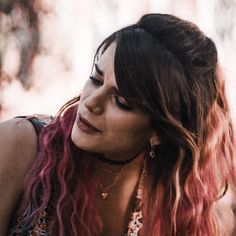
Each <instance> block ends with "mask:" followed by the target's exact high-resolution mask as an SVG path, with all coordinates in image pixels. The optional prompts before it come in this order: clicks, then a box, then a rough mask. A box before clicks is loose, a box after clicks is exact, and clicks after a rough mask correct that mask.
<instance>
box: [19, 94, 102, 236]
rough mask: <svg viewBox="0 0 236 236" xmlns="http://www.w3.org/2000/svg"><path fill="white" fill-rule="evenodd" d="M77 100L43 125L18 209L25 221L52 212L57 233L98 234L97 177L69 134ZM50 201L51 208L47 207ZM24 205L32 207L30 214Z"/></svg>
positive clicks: (86, 157)
mask: <svg viewBox="0 0 236 236" xmlns="http://www.w3.org/2000/svg"><path fill="white" fill-rule="evenodd" d="M77 100H78V98H77V99H74V100H72V101H70V102H69V103H67V104H66V105H65V106H64V107H63V109H62V110H61V111H60V113H59V115H58V116H57V118H56V119H55V121H54V122H53V123H52V124H50V125H48V126H47V127H46V128H45V129H43V131H42V134H41V136H40V152H39V155H38V157H37V159H36V161H35V163H34V165H33V167H32V169H31V171H30V173H29V176H28V178H27V181H26V188H25V197H24V204H23V206H22V207H21V209H20V213H21V214H22V215H24V218H23V222H24V223H25V225H27V224H29V223H30V222H32V221H34V220H37V217H38V215H39V212H40V211H42V210H44V209H47V210H48V211H49V213H50V214H52V215H50V216H51V217H50V221H49V223H50V225H49V227H50V228H51V230H53V233H54V234H55V235H60V236H62V235H64V234H65V233H67V234H72V235H97V234H99V232H101V229H102V223H101V219H100V217H99V215H98V212H97V209H96V208H95V206H94V202H95V201H94V197H95V194H96V189H97V186H98V181H97V179H96V177H95V176H94V174H93V173H94V171H93V161H92V158H91V157H90V156H89V155H86V156H85V155H84V152H83V151H82V150H79V149H78V148H77V147H75V145H74V144H73V143H72V141H71V137H70V134H71V129H72V125H73V121H74V119H75V116H76V110H77V105H75V104H73V103H75V102H76V101H77ZM52 199H53V202H51V200H52ZM51 204H52V205H53V206H52V209H50V207H48V205H49V206H50V205H51ZM25 209H31V210H30V214H29V212H28V214H27V212H26V211H25Z"/></svg>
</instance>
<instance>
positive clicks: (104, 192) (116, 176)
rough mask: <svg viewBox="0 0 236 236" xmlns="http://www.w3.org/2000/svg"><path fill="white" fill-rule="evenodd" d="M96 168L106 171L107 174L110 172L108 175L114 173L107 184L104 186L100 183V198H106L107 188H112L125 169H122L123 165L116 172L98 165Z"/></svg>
mask: <svg viewBox="0 0 236 236" xmlns="http://www.w3.org/2000/svg"><path fill="white" fill-rule="evenodd" d="M98 169H100V170H102V171H103V172H105V173H107V174H110V175H114V176H115V177H114V180H113V181H112V182H111V183H110V184H109V185H108V186H106V187H105V186H103V185H102V191H101V198H102V199H106V198H107V196H108V190H109V189H110V188H112V187H113V186H114V185H115V184H116V183H117V182H118V181H119V180H120V179H121V177H122V176H123V174H124V172H125V171H124V170H125V166H123V167H122V168H121V170H120V171H118V172H114V171H111V170H108V169H105V168H103V167H100V166H98Z"/></svg>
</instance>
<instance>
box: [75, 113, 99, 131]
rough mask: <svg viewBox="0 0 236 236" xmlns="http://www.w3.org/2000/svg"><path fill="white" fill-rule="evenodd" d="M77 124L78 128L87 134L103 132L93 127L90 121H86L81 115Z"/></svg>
mask: <svg viewBox="0 0 236 236" xmlns="http://www.w3.org/2000/svg"><path fill="white" fill-rule="evenodd" d="M76 123H77V126H78V127H79V128H80V129H81V130H82V131H83V132H85V133H94V132H101V130H99V129H98V128H96V127H95V126H93V125H92V124H91V123H90V122H89V121H88V120H86V119H85V118H84V117H82V116H81V115H79V116H78V119H77V121H76Z"/></svg>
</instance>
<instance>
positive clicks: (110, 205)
mask: <svg viewBox="0 0 236 236" xmlns="http://www.w3.org/2000/svg"><path fill="white" fill-rule="evenodd" d="M143 164H144V155H143V154H140V155H138V156H137V158H136V159H135V160H134V161H132V162H131V163H129V164H127V165H125V166H123V167H122V166H114V165H109V164H106V163H103V162H102V163H101V162H99V161H98V160H96V163H95V169H96V172H97V174H98V176H99V178H100V180H101V183H102V185H103V186H108V185H109V184H111V183H112V181H114V178H115V176H116V173H119V172H121V171H122V172H123V174H122V176H121V178H120V179H119V180H118V181H117V182H116V183H115V184H114V185H113V186H112V188H110V189H109V191H108V195H107V197H106V198H105V199H103V198H102V197H101V192H100V191H99V192H98V194H97V198H96V204H97V206H98V209H99V212H100V214H101V217H102V221H103V224H104V232H103V235H122V232H124V230H125V228H126V227H127V224H128V222H129V219H130V214H131V211H132V208H133V203H134V200H135V197H136V187H137V183H138V180H139V177H140V174H141V171H142V167H143ZM101 168H104V169H106V170H109V171H112V172H115V174H109V173H107V172H106V171H104V170H102V169H101ZM122 168H124V170H122Z"/></svg>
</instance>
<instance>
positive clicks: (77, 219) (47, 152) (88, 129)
mask: <svg viewBox="0 0 236 236" xmlns="http://www.w3.org/2000/svg"><path fill="white" fill-rule="evenodd" d="M28 121H30V122H31V123H33V125H34V127H35V128H36V131H37V133H39V132H40V122H41V119H37V118H35V117H28V118H27V119H24V118H23V119H22V118H21V119H19V118H16V119H13V120H11V121H7V122H5V123H2V124H1V136H2V137H1V149H0V150H1V151H0V153H1V156H0V157H1V165H0V166H1V169H0V171H1V172H0V177H1V183H0V184H1V192H2V193H1V196H0V199H1V205H0V209H1V210H0V212H1V213H0V214H1V223H0V224H1V225H0V226H1V229H2V235H4V234H5V235H6V232H8V233H7V235H82V236H87V235H103V236H108V235H112V236H123V235H129V236H131V235H133V236H135V235H145V236H146V235H151V236H154V235H155V236H160V235H161V236H163V235H164V236H170V235H181V236H184V235H188V236H189V235H201V236H202V235H214V236H215V235H230V233H231V231H230V230H231V229H229V228H228V227H227V228H226V225H225V224H222V220H223V219H222V215H225V214H226V213H227V212H229V218H227V222H231V221H230V220H232V214H231V209H230V208H228V209H224V211H223V212H219V209H220V203H221V202H222V201H220V199H222V198H223V196H224V195H225V194H226V193H227V192H228V191H229V190H228V186H234V184H235V167H234V159H233V158H234V153H233V151H234V146H233V145H234V140H233V129H232V122H231V119H230V114H229V109H228V105H227V101H226V98H225V94H224V83H223V81H222V78H221V76H220V72H219V66H218V60H217V51H216V47H215V45H214V43H213V42H212V40H211V39H209V38H208V37H206V36H205V35H204V34H203V33H202V32H201V31H200V30H199V29H198V28H197V27H196V26H195V25H194V24H192V23H190V22H186V21H183V20H181V19H179V18H177V17H175V16H172V15H164V14H148V15H145V16H143V17H142V18H141V19H140V20H139V21H138V22H137V23H136V24H134V25H131V26H128V27H126V28H123V29H121V30H118V31H117V32H115V33H113V34H112V35H110V36H109V37H108V38H106V39H105V40H104V41H103V42H102V44H101V45H100V46H99V48H98V50H97V52H96V55H95V59H94V64H93V70H92V73H91V75H90V77H89V79H88V81H87V82H86V84H85V86H84V88H83V91H82V93H81V95H80V96H79V97H77V98H75V99H73V100H71V101H70V102H68V103H67V104H66V105H65V106H64V107H63V108H62V109H61V111H60V112H59V114H58V115H57V116H56V117H55V119H54V120H53V121H52V122H51V123H49V124H48V125H46V127H44V128H43V129H42V132H41V134H40V139H39V143H38V145H37V135H36V132H35V131H34V129H33V126H31V124H30V122H28ZM46 123H48V122H46ZM35 156H37V157H36V158H35ZM32 163H33V164H32ZM29 169H30V171H28V170H29ZM26 175H27V178H26V182H25V186H24V188H23V187H22V183H23V182H24V178H25V176H26ZM9 179H10V180H9ZM18 203H19V204H18ZM16 209H17V210H16ZM2 212H4V213H2ZM219 213H220V214H219ZM230 214H231V215H230ZM13 215H14V217H13ZM231 226H232V224H231ZM231 228H232V227H231ZM226 230H228V231H226Z"/></svg>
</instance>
